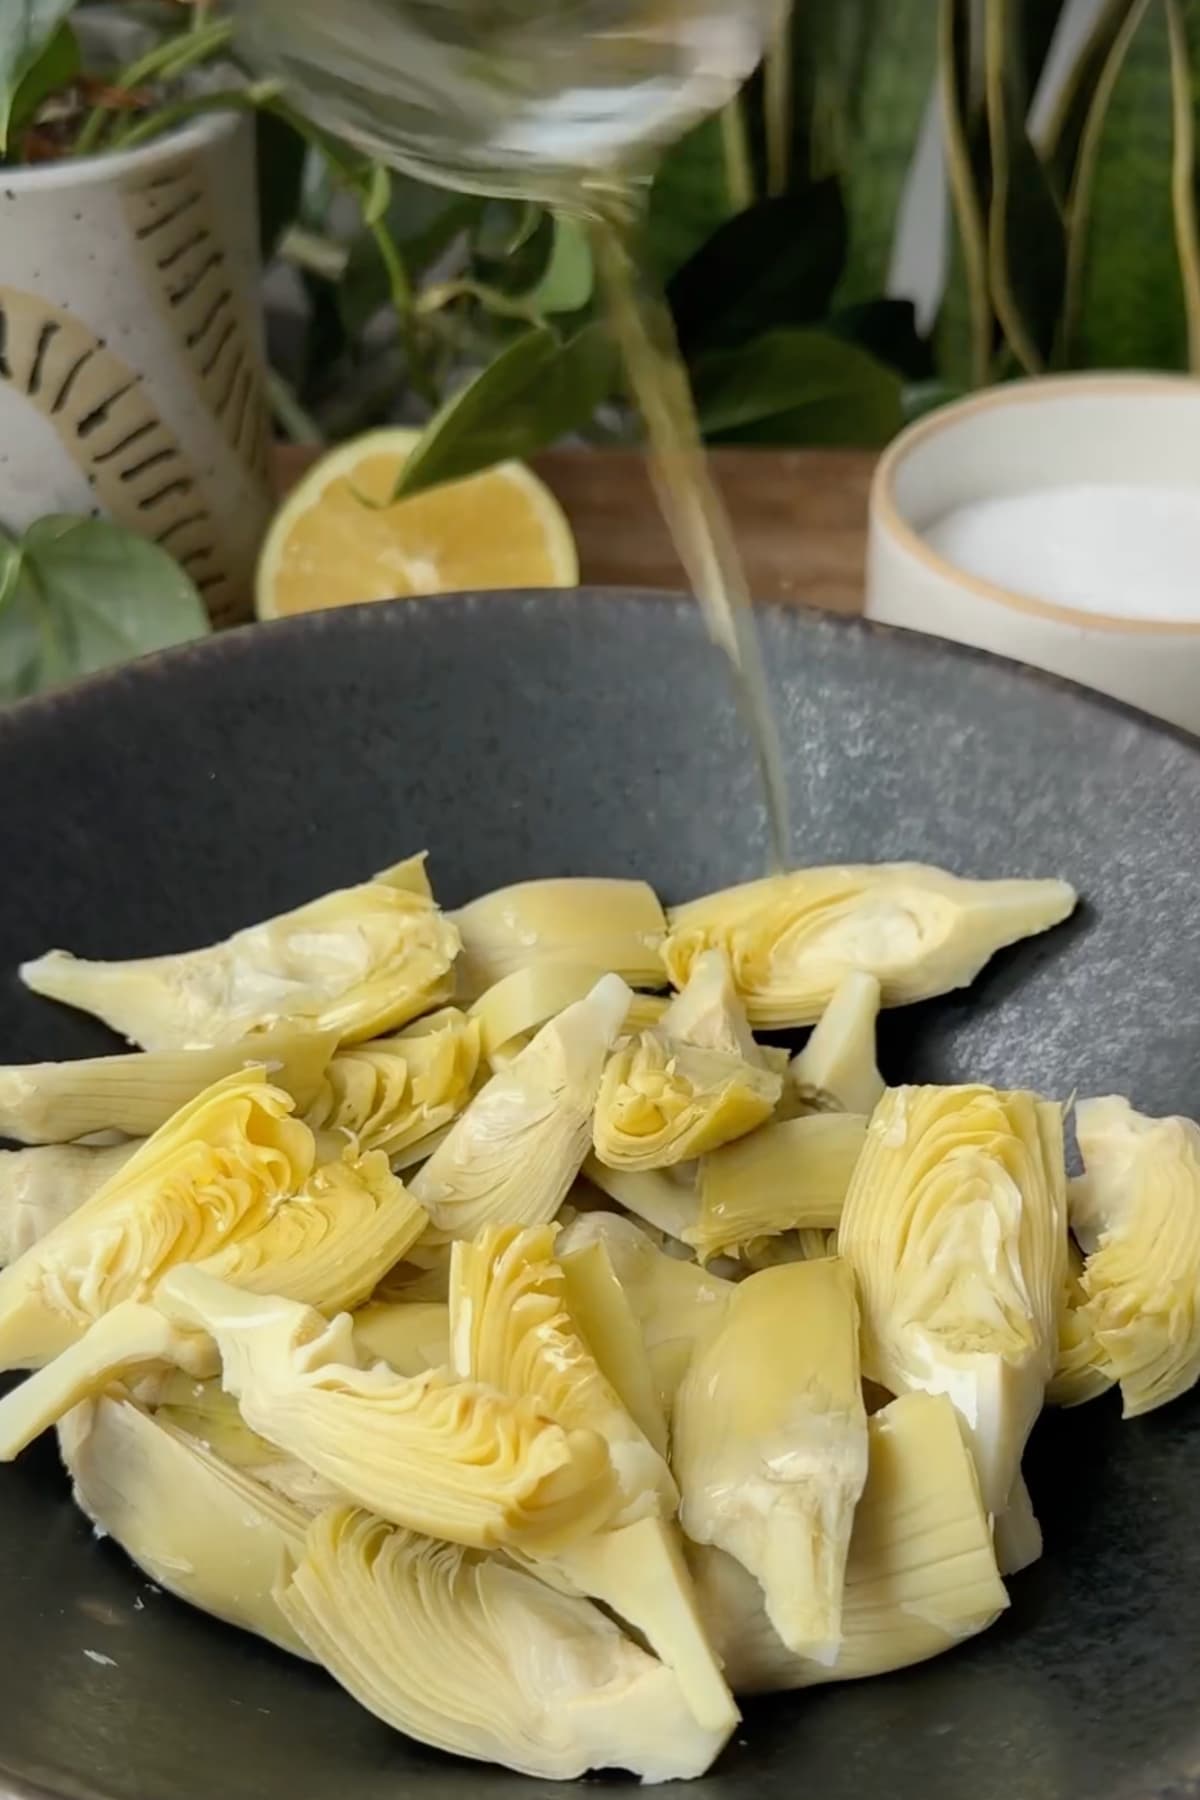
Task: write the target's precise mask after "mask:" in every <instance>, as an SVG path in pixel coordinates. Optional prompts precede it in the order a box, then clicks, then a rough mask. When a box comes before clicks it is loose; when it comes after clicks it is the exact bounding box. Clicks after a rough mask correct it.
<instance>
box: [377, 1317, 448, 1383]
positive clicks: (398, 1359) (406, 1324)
mask: <svg viewBox="0 0 1200 1800" xmlns="http://www.w3.org/2000/svg"><path fill="white" fill-rule="evenodd" d="M353 1323H354V1342H355V1343H356V1344H357V1345H358V1348H359V1352H360V1354H361V1356H362V1358H363V1360H364V1361H370V1359H371V1358H373V1357H377V1358H378V1359H379V1361H380V1362H385V1363H387V1365H388V1367H389V1368H391V1369H394V1370H395V1371H396V1373H397V1375H421V1374H424V1372H425V1370H426V1369H441V1368H445V1366H446V1364H447V1363H448V1362H449V1361H450V1309H449V1307H448V1306H447V1305H446V1304H445V1302H444V1301H438V1300H373V1301H371V1303H370V1304H369V1305H367V1306H360V1307H359V1308H358V1310H357V1312H355V1314H354V1315H353Z"/></svg>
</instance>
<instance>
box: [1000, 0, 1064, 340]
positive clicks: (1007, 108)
mask: <svg viewBox="0 0 1200 1800" xmlns="http://www.w3.org/2000/svg"><path fill="white" fill-rule="evenodd" d="M1020 22H1021V13H1020V10H1019V8H1018V6H1017V4H1016V0H985V10H984V67H985V96H986V99H985V104H986V108H987V121H988V143H989V148H990V152H991V166H992V192H991V204H990V206H989V209H988V269H989V275H990V281H991V292H992V302H993V305H994V306H995V309H996V313H997V316H998V318H999V320H1000V325H1001V328H1002V330H1003V332H1004V336H1005V339H1006V341H1007V343H1008V345H1009V347H1010V349H1011V350H1012V352H1013V354H1014V355H1015V357H1016V358H1017V361H1018V362H1019V363H1020V365H1021V367H1022V368H1023V369H1024V370H1025V371H1026V373H1027V374H1030V375H1039V374H1041V373H1042V372H1043V370H1044V369H1045V368H1046V366H1047V364H1048V362H1049V361H1050V357H1051V353H1052V351H1053V349H1054V344H1055V337H1056V333H1057V330H1058V325H1059V321H1060V319H1061V317H1062V301H1063V288H1064V283H1065V281H1066V235H1065V229H1064V225H1063V219H1062V214H1061V212H1060V211H1059V207H1058V203H1057V201H1056V200H1055V198H1054V195H1053V193H1052V191H1051V188H1050V183H1049V181H1048V179H1047V176H1046V172H1045V170H1044V169H1043V167H1042V165H1041V163H1040V161H1039V160H1038V155H1037V152H1036V150H1035V149H1034V147H1033V145H1032V144H1031V143H1030V141H1029V137H1028V134H1027V132H1026V129H1025V119H1026V115H1027V113H1028V110H1029V93H1028V91H1027V89H1026V87H1025V83H1024V80H1023V76H1022V70H1021V63H1020V58H1019V55H1018V42H1019V39H1018V28H1019V25H1020Z"/></svg>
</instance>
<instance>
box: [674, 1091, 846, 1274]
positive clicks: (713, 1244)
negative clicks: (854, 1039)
mask: <svg viewBox="0 0 1200 1800" xmlns="http://www.w3.org/2000/svg"><path fill="white" fill-rule="evenodd" d="M866 1137H867V1121H866V1119H865V1118H862V1117H860V1116H859V1115H858V1114H857V1113H813V1114H811V1115H809V1116H807V1117H804V1118H799V1119H788V1120H786V1121H784V1122H782V1123H780V1124H777V1125H764V1126H763V1128H762V1130H761V1131H756V1132H753V1133H752V1134H751V1136H749V1137H745V1138H741V1139H739V1141H738V1142H737V1143H736V1144H727V1145H726V1146H725V1148H724V1149H722V1150H715V1151H713V1153H712V1155H711V1156H706V1157H705V1158H704V1160H703V1161H702V1162H701V1164H700V1210H699V1216H698V1217H697V1220H696V1223H695V1225H694V1226H692V1227H691V1228H690V1230H688V1231H685V1232H684V1240H685V1242H687V1243H689V1244H691V1245H692V1246H693V1247H694V1249H695V1251H696V1253H697V1255H698V1256H699V1257H700V1259H701V1261H702V1262H708V1261H709V1260H710V1259H711V1258H712V1257H714V1256H740V1255H741V1254H742V1251H743V1249H744V1248H745V1247H746V1246H747V1245H750V1244H753V1243H755V1242H756V1241H757V1240H760V1239H763V1238H768V1237H772V1236H777V1235H779V1234H780V1233H782V1232H785V1231H803V1230H815V1231H828V1230H830V1229H831V1228H832V1227H834V1226H835V1225H837V1223H838V1221H839V1219H840V1218H841V1216H842V1205H843V1202H844V1201H845V1198H846V1193H847V1190H848V1189H849V1186H850V1177H851V1176H852V1175H853V1173H854V1165H855V1163H856V1162H857V1161H858V1158H859V1156H860V1155H861V1153H862V1147H863V1145H864V1143H865V1142H866Z"/></svg>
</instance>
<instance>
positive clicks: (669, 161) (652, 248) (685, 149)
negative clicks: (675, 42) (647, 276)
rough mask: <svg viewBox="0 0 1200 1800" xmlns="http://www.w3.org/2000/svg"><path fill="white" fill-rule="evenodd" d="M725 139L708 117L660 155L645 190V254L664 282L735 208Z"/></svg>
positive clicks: (735, 194)
mask: <svg viewBox="0 0 1200 1800" xmlns="http://www.w3.org/2000/svg"><path fill="white" fill-rule="evenodd" d="M727 152H728V139H727V134H726V132H725V130H724V129H723V127H722V124H721V119H720V117H719V115H718V114H716V113H714V114H713V115H712V117H711V118H708V119H702V120H701V121H700V123H699V125H695V126H693V127H692V129H691V131H689V132H688V133H687V135H686V137H682V138H680V140H679V142H678V143H677V144H673V145H672V146H671V148H670V149H669V150H668V151H667V152H666V154H665V156H664V157H663V159H662V161H661V163H660V164H659V166H658V172H657V174H656V175H655V177H654V184H653V186H652V187H651V189H650V205H649V210H648V213H647V218H646V231H645V243H646V250H645V254H646V255H647V257H648V258H649V260H650V265H651V268H652V269H653V271H654V273H655V274H656V275H657V276H658V278H659V280H660V281H669V280H670V278H671V276H672V275H674V274H675V272H676V271H677V270H678V269H680V268H681V267H682V266H683V264H684V263H685V262H687V260H688V258H689V257H691V256H694V255H695V254H696V252H697V251H698V250H699V249H700V248H701V247H702V246H703V245H704V244H706V243H707V242H708V240H709V238H710V237H712V235H713V233H714V232H715V231H716V230H717V229H718V228H719V227H720V226H722V225H724V224H725V223H726V221H727V220H729V219H732V218H733V217H734V215H735V214H736V213H737V212H738V210H739V207H740V199H739V195H738V191H737V182H736V171H735V170H733V169H732V168H731V167H730V163H729V158H728V154H727Z"/></svg>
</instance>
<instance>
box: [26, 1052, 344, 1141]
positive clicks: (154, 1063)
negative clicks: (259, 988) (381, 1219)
mask: <svg viewBox="0 0 1200 1800" xmlns="http://www.w3.org/2000/svg"><path fill="white" fill-rule="evenodd" d="M336 1041H337V1038H336V1034H335V1033H334V1032H330V1031H313V1030H311V1029H309V1028H308V1027H306V1026H296V1025H280V1026H277V1027H276V1028H275V1029H274V1030H271V1031H262V1032H259V1033H257V1034H256V1036H255V1037H254V1039H253V1042H252V1043H251V1044H222V1045H218V1046H217V1047H215V1048H214V1049H212V1050H159V1051H149V1052H142V1053H141V1054H138V1053H136V1052H135V1053H134V1054H132V1055H129V1056H94V1057H87V1058H85V1059H84V1060H82V1061H81V1062H64V1063H26V1064H15V1065H13V1066H12V1067H10V1068H7V1069H0V1137H6V1138H12V1139H14V1141H15V1142H17V1143H19V1144H64V1143H68V1142H70V1141H71V1140H73V1139H76V1138H86V1137H92V1136H93V1135H94V1134H95V1133H97V1132H102V1131H119V1132H121V1133H123V1135H124V1136H126V1137H131V1138H143V1137H149V1136H150V1134H151V1132H153V1131H157V1130H158V1128H159V1126H160V1125H165V1124H166V1122H167V1120H168V1119H169V1118H170V1117H171V1115H172V1114H173V1113H176V1112H178V1111H179V1109H180V1107H181V1106H186V1105H187V1103H188V1101H189V1100H194V1099H195V1098H196V1096H197V1094H201V1093H203V1092H204V1090H205V1088H209V1087H212V1085H213V1083H214V1082H217V1081H222V1080H224V1078H225V1076H227V1075H236V1074H237V1072H238V1071H239V1070H240V1069H244V1068H246V1066H247V1065H248V1064H250V1063H261V1064H262V1066H263V1067H264V1068H265V1069H266V1071H267V1073H268V1074H269V1075H270V1077H271V1079H272V1080H273V1081H274V1083H275V1085H276V1086H277V1087H281V1088H283V1089H284V1091H285V1092H286V1093H289V1094H290V1095H291V1096H292V1099H293V1100H294V1101H295V1102H296V1104H297V1106H298V1107H301V1108H303V1107H306V1106H308V1105H309V1103H310V1102H311V1101H312V1099H313V1097H314V1095H315V1094H316V1093H317V1090H318V1088H319V1086H320V1083H321V1076H322V1074H323V1073H324V1070H325V1066H326V1064H327V1063H328V1061H329V1058H330V1057H331V1055H332V1054H333V1048H334V1045H335V1043H336Z"/></svg>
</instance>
